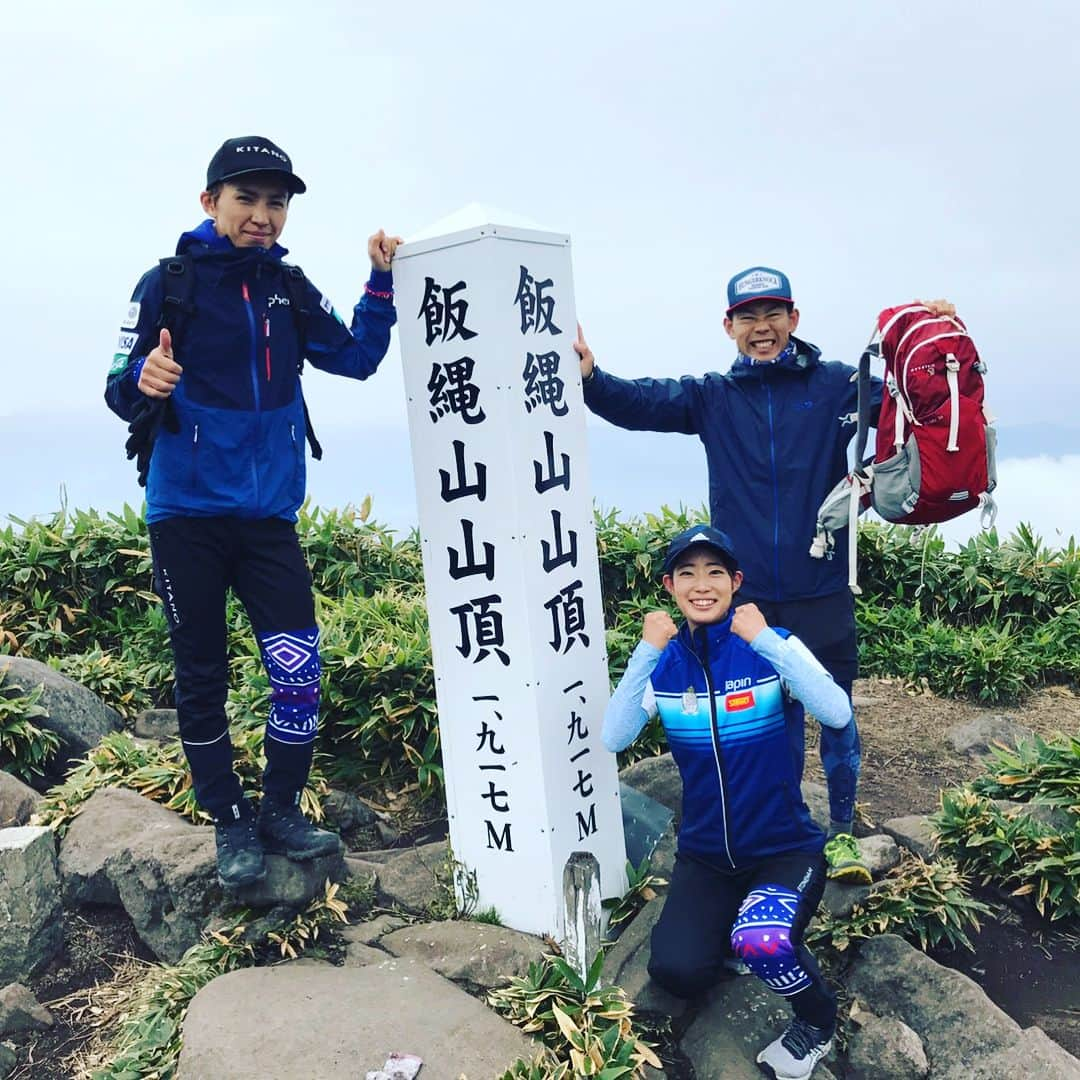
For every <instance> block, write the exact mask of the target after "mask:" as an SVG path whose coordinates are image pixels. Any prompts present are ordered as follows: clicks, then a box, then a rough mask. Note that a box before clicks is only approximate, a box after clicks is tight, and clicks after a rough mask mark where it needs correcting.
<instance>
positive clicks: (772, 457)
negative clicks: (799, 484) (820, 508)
mask: <svg viewBox="0 0 1080 1080" xmlns="http://www.w3.org/2000/svg"><path fill="white" fill-rule="evenodd" d="M762 382H764V379H763V380H762ZM765 397H766V400H767V401H768V403H769V464H770V466H771V468H772V490H773V575H774V581H775V582H776V590H775V591H776V599H777V601H780V600H782V599H783V597H782V596H781V595H780V486H779V484H778V483H777V479H776V438H775V431H774V430H773V407H772V387H771V386H769V384H768V383H765Z"/></svg>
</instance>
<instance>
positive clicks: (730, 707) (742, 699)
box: [724, 690, 754, 712]
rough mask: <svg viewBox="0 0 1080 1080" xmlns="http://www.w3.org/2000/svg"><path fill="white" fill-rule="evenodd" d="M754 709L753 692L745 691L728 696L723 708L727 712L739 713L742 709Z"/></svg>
mask: <svg viewBox="0 0 1080 1080" xmlns="http://www.w3.org/2000/svg"><path fill="white" fill-rule="evenodd" d="M753 707H754V691H753V690H747V691H746V692H745V693H742V694H728V696H727V701H726V702H725V704H724V708H725V709H726V710H727V711H728V712H741V711H742V710H743V709H752V708H753Z"/></svg>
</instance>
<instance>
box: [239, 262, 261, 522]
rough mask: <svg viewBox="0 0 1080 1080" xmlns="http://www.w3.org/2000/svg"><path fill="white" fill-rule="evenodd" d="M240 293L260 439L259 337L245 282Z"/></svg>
mask: <svg viewBox="0 0 1080 1080" xmlns="http://www.w3.org/2000/svg"><path fill="white" fill-rule="evenodd" d="M240 291H241V294H242V295H243V298H244V311H245V312H246V313H247V320H248V332H249V333H250V335H251V391H252V394H253V395H254V397H255V424H256V426H257V427H258V428H259V429H260V431H259V432H257V433H256V435H257V441H258V437H261V428H262V416H261V414H262V401H261V399H260V397H259V335H258V331H257V330H256V326H255V312H254V310H253V309H252V307H251V293H249V292H248V287H247V282H246V281H242V282H240ZM255 457H256V454H255V448H254V447H252V450H251V482H252V484H253V485H254V490H255V505H256V506H260V504H261V502H262V500H261V499H260V497H259V467H258V463H257V461H256V460H255Z"/></svg>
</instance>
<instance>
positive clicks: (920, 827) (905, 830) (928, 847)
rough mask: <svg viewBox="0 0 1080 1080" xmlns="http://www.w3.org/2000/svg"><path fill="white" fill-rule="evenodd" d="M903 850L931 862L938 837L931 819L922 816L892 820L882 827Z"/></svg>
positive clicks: (915, 815)
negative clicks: (932, 826)
mask: <svg viewBox="0 0 1080 1080" xmlns="http://www.w3.org/2000/svg"><path fill="white" fill-rule="evenodd" d="M881 828H882V831H883V832H886V833H888V835H889V836H891V837H892V838H893V839H894V840H895V841H896V842H897V843H898V844H899V845H900V846H901V847H902V848H907V850H908V851H911V852H914V853H915V854H916V855H918V856H919V858H920V859H926V860H928V861H929V860H931V859H933V858H934V853H935V851H936V849H937V835H936V834H935V832H934V830H933V829H932V828H931V826H930V819H929V818H928V817H924V816H923V815H922V814H911V815H909V816H908V817H897V818H890V819H889V820H888V821H886V822H885V823H884V824H883V825H882V826H881Z"/></svg>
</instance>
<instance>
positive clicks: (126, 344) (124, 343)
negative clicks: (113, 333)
mask: <svg viewBox="0 0 1080 1080" xmlns="http://www.w3.org/2000/svg"><path fill="white" fill-rule="evenodd" d="M138 340H139V335H138V334H121V335H120V337H119V339H118V340H117V342H116V351H117V352H118V353H123V354H124V355H125V356H126V355H128V354H129V353H130V352H131V350H132V349H134V348H135V342H136V341H138Z"/></svg>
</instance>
